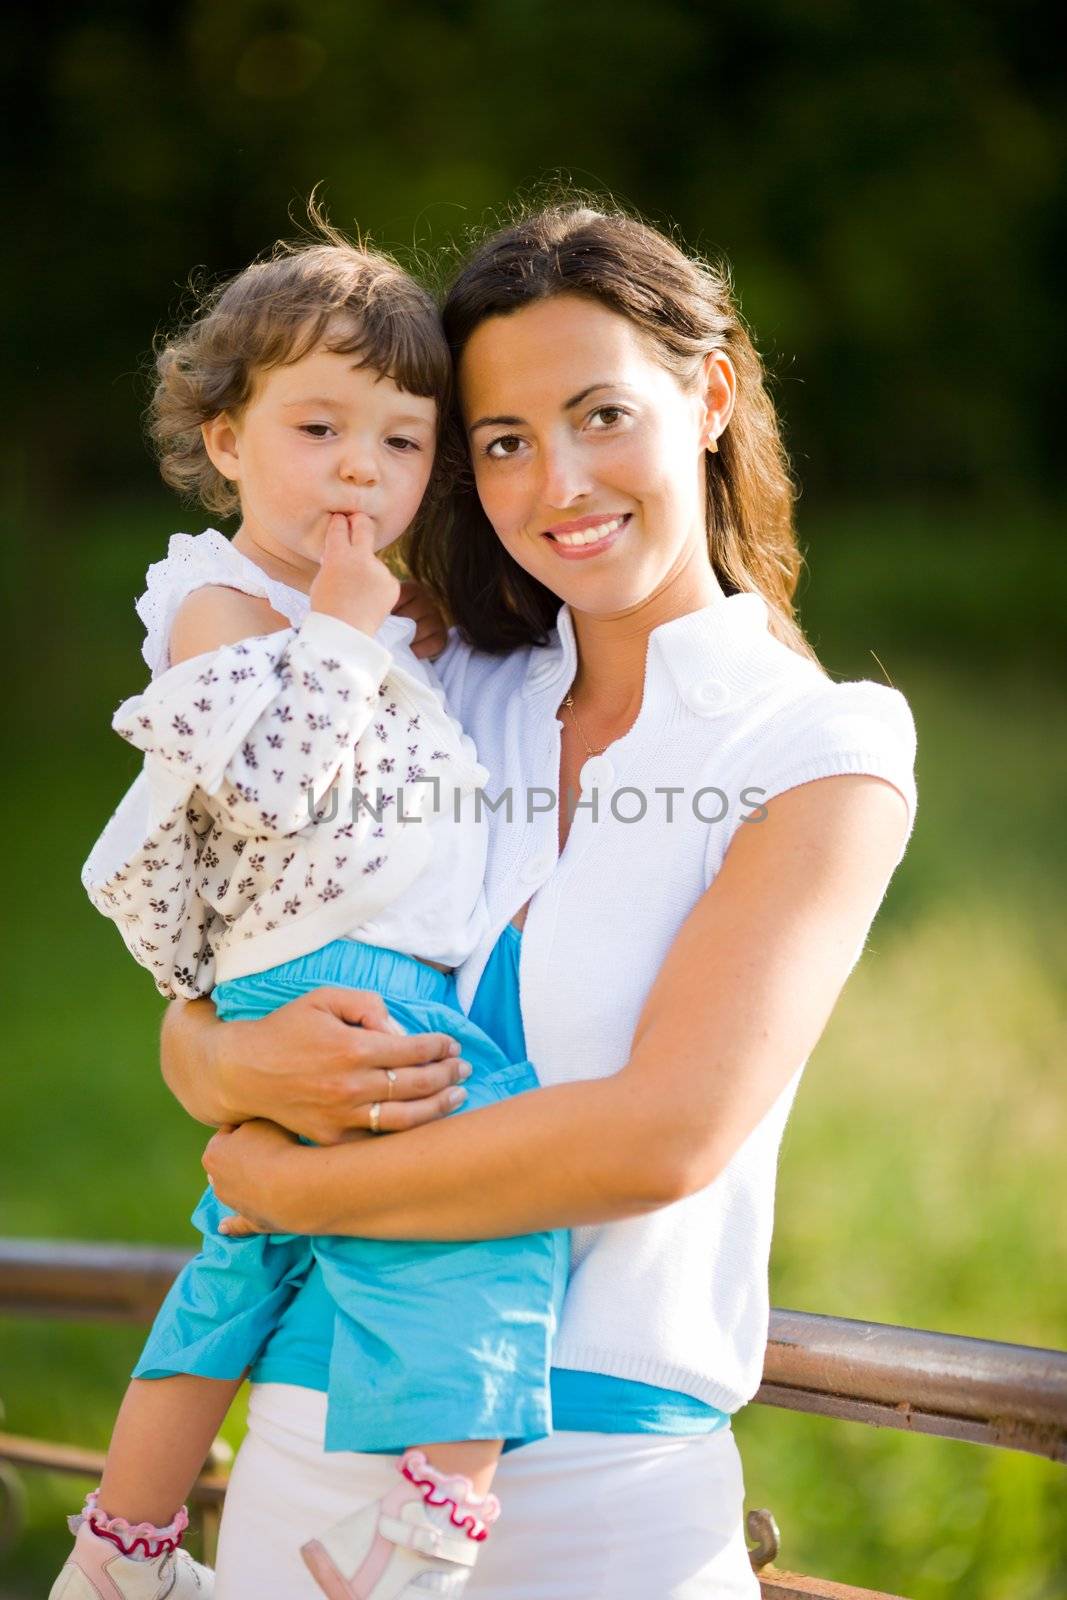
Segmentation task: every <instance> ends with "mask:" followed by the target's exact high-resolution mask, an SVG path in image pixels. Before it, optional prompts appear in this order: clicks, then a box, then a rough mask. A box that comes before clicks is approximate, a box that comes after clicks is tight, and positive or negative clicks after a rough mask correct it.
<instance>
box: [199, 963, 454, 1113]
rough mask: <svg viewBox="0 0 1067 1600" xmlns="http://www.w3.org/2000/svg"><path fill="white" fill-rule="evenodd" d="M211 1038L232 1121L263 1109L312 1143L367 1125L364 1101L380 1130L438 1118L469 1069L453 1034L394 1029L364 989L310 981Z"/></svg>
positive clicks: (380, 1002)
mask: <svg viewBox="0 0 1067 1600" xmlns="http://www.w3.org/2000/svg"><path fill="white" fill-rule="evenodd" d="M211 1042H212V1043H213V1045H214V1047H215V1049H216V1051H217V1052H218V1053H217V1057H216V1064H215V1072H214V1074H213V1075H214V1076H215V1077H216V1080H217V1081H219V1082H220V1083H221V1084H222V1085H223V1086H224V1098H225V1103H226V1105H227V1106H229V1107H231V1108H233V1109H232V1111H231V1113H230V1120H231V1121H235V1120H237V1119H238V1118H241V1119H242V1120H244V1119H245V1118H249V1117H270V1118H271V1119H272V1120H273V1121H275V1122H278V1123H281V1124H282V1126H283V1127H286V1128H291V1129H292V1130H293V1132H294V1133H298V1134H302V1135H303V1137H304V1138H306V1139H311V1140H313V1141H314V1143H315V1144H338V1143H340V1142H341V1141H342V1140H345V1139H348V1138H351V1137H352V1135H353V1134H354V1133H357V1132H360V1131H362V1132H366V1130H367V1129H369V1127H370V1119H371V1112H370V1108H371V1106H372V1105H373V1104H378V1105H379V1106H380V1108H381V1109H380V1113H379V1122H378V1128H379V1131H380V1132H381V1133H400V1132H402V1131H403V1130H404V1129H406V1128H415V1127H418V1126H419V1124H420V1123H423V1122H433V1121H435V1120H436V1119H437V1118H438V1117H446V1116H447V1115H448V1114H449V1112H450V1111H454V1110H455V1108H456V1106H457V1105H458V1104H460V1103H461V1101H462V1100H463V1099H464V1098H465V1096H466V1091H465V1090H463V1089H461V1088H459V1087H458V1085H459V1083H460V1082H461V1080H462V1079H463V1078H466V1077H469V1076H470V1068H469V1067H468V1065H467V1063H466V1062H464V1061H461V1060H460V1059H459V1045H458V1044H457V1043H456V1041H455V1040H454V1039H450V1038H449V1037H448V1035H447V1034H444V1033H415V1034H405V1033H403V1031H402V1030H401V1029H400V1028H399V1026H398V1024H397V1023H395V1022H394V1021H393V1020H392V1018H391V1017H390V1015H389V1012H388V1010H387V1009H386V1006H385V1003H384V1001H383V1000H382V998H381V996H380V995H377V994H374V993H373V992H372V991H369V990H363V989H313V990H311V991H310V992H309V993H307V994H302V995H300V996H299V997H298V998H297V999H296V1000H290V1001H289V1002H288V1004H287V1005H284V1006H280V1007H279V1008H278V1010H277V1011H273V1012H271V1014H270V1015H269V1016H266V1017H260V1018H258V1019H256V1020H253V1021H248V1022H241V1021H234V1022H221V1023H218V1024H217V1025H216V1026H215V1029H214V1032H213V1035H212V1041H211ZM390 1073H392V1074H393V1077H392V1078H390V1076H389V1074H390ZM457 1095H458V1096H459V1099H456V1098H455V1097H456V1096H457Z"/></svg>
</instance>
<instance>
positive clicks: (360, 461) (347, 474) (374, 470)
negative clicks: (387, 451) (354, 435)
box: [341, 442, 379, 483]
mask: <svg viewBox="0 0 1067 1600" xmlns="http://www.w3.org/2000/svg"><path fill="white" fill-rule="evenodd" d="M341 476H342V478H344V479H345V481H346V482H347V483H377V481H378V477H379V466H378V457H377V454H376V453H375V451H374V450H372V449H371V448H370V446H363V445H359V444H356V443H355V442H353V443H351V444H349V446H348V448H347V449H346V450H345V452H344V455H343V456H342V457H341Z"/></svg>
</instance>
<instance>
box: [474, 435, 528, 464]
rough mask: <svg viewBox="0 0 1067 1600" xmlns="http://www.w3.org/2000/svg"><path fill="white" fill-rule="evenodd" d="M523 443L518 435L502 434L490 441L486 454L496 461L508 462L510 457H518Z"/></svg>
mask: <svg viewBox="0 0 1067 1600" xmlns="http://www.w3.org/2000/svg"><path fill="white" fill-rule="evenodd" d="M522 443H523V441H522V440H521V439H520V438H519V436H518V434H517V433H502V434H500V436H499V437H498V438H496V439H491V440H490V441H489V443H488V444H487V445H486V447H485V451H484V454H485V455H487V456H490V457H492V459H493V460H494V461H506V460H507V458H508V457H509V456H515V455H518V453H519V451H520V449H521V448H522Z"/></svg>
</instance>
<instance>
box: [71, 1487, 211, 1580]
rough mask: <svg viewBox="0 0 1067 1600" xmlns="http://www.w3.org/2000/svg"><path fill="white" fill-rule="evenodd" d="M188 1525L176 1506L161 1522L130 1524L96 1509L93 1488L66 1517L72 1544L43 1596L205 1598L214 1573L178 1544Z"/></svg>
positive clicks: (184, 1512) (182, 1513) (183, 1508)
mask: <svg viewBox="0 0 1067 1600" xmlns="http://www.w3.org/2000/svg"><path fill="white" fill-rule="evenodd" d="M188 1525H189V1515H188V1513H187V1511H186V1509H185V1507H184V1506H182V1508H181V1510H180V1511H179V1512H178V1515H177V1516H176V1517H175V1519H174V1521H173V1522H172V1523H171V1524H170V1526H169V1527H167V1528H157V1527H155V1526H154V1525H153V1524H152V1523H150V1522H141V1523H138V1524H137V1525H136V1527H131V1525H130V1524H129V1523H128V1522H126V1521H124V1520H123V1519H122V1518H121V1517H108V1516H106V1515H105V1514H104V1512H102V1511H101V1510H100V1509H99V1506H98V1505H97V1491H96V1490H95V1489H94V1490H93V1493H92V1494H91V1495H90V1496H89V1498H88V1499H87V1500H86V1502H85V1509H84V1510H83V1511H82V1512H81V1513H80V1514H79V1515H78V1516H76V1517H71V1518H70V1529H71V1532H72V1533H73V1534H74V1535H75V1539H74V1549H73V1550H72V1551H71V1553H70V1555H69V1556H68V1557H67V1563H66V1565H65V1566H64V1568H63V1570H62V1572H61V1573H60V1574H59V1577H58V1578H57V1579H56V1581H55V1583H54V1584H53V1585H52V1589H51V1592H50V1594H49V1596H48V1600H164V1597H166V1600H211V1596H212V1594H213V1593H214V1590H215V1574H214V1573H213V1572H212V1571H211V1570H210V1568H208V1567H202V1566H200V1564H199V1563H198V1562H196V1561H194V1560H193V1558H192V1556H190V1555H187V1554H186V1552H185V1551H184V1550H182V1549H180V1548H179V1547H180V1544H181V1538H182V1534H183V1533H184V1532H185V1530H186V1528H187V1527H188Z"/></svg>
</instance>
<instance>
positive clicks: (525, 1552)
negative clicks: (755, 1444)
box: [215, 1383, 759, 1600]
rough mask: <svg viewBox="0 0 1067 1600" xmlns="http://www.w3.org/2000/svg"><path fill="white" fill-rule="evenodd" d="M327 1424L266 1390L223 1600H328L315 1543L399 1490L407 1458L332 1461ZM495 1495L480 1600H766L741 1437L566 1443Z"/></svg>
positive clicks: (227, 1516)
mask: <svg viewBox="0 0 1067 1600" xmlns="http://www.w3.org/2000/svg"><path fill="white" fill-rule="evenodd" d="M325 1417H326V1397H325V1395H321V1394H317V1393H316V1392H315V1391H314V1390H311V1389H300V1388H296V1387H294V1386H292V1385H290V1384H281V1383H264V1384H256V1385H254V1386H253V1389H252V1399H251V1403H250V1406H249V1428H248V1435H247V1437H246V1439H245V1441H244V1443H243V1445H242V1446H241V1449H240V1452H239V1454H238V1456H237V1460H236V1462H235V1463H234V1469H233V1475H232V1477H231V1480H230V1488H229V1492H228V1494H227V1496H226V1508H225V1511H224V1514H223V1519H222V1530H221V1535H220V1540H219V1554H218V1567H217V1577H216V1587H215V1600H322V1597H321V1594H320V1591H319V1590H318V1588H317V1587H316V1585H315V1584H314V1583H313V1581H312V1579H311V1577H310V1576H309V1574H308V1572H307V1570H306V1568H305V1567H304V1564H303V1562H302V1561H301V1560H300V1556H299V1548H300V1546H301V1545H302V1544H303V1543H304V1542H305V1541H306V1540H308V1539H310V1538H313V1537H314V1536H315V1535H317V1534H318V1533H320V1532H321V1531H322V1530H323V1529H324V1528H327V1527H329V1526H330V1525H331V1524H332V1523H334V1522H336V1521H339V1520H340V1518H341V1517H343V1516H346V1515H347V1514H348V1513H349V1512H350V1511H352V1510H353V1509H354V1508H355V1507H357V1506H359V1505H361V1504H363V1503H365V1502H366V1501H368V1500H376V1499H378V1497H379V1496H380V1495H382V1494H384V1492H385V1490H386V1489H387V1488H388V1487H390V1486H391V1485H392V1484H393V1483H394V1482H395V1479H396V1466H395V1463H396V1457H395V1456H375V1455H362V1454H357V1453H355V1452H341V1451H334V1452H331V1453H330V1454H329V1455H327V1454H326V1452H325V1451H324V1450H323V1448H322V1440H323V1430H324V1425H325ZM418 1442H420V1441H413V1443H418ZM494 1489H495V1491H496V1492H497V1493H498V1494H499V1496H500V1500H501V1504H502V1507H503V1510H502V1512H501V1516H500V1521H499V1522H498V1523H497V1525H496V1527H495V1528H494V1529H493V1531H492V1533H491V1534H490V1536H489V1538H488V1539H487V1540H486V1542H485V1544H484V1545H483V1546H482V1550H481V1552H480V1554H479V1557H478V1565H477V1566H476V1567H475V1569H474V1573H473V1575H472V1577H471V1580H470V1583H469V1585H468V1587H467V1590H466V1595H467V1596H468V1597H469V1600H758V1597H759V1585H758V1583H757V1581H756V1579H755V1577H754V1576H753V1573H752V1570H751V1568H750V1566H749V1561H748V1553H747V1550H746V1547H745V1539H744V1534H743V1531H742V1501H743V1496H744V1489H743V1485H742V1481H741V1463H740V1459H739V1457H738V1454H737V1446H736V1445H735V1443H734V1437H733V1434H732V1433H731V1431H730V1429H729V1428H722V1429H720V1430H719V1431H718V1432H716V1433H709V1434H701V1435H697V1436H694V1437H685V1438H680V1437H671V1436H665V1435H662V1434H648V1433H628V1434H611V1433H556V1434H553V1435H552V1436H551V1437H550V1438H548V1439H540V1440H538V1441H537V1443H536V1444H531V1445H524V1446H523V1448H522V1449H521V1450H515V1451H512V1452H509V1453H508V1454H507V1455H506V1456H504V1457H503V1459H502V1461H501V1463H500V1467H499V1469H498V1471H497V1475H496V1481H495V1483H494Z"/></svg>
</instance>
